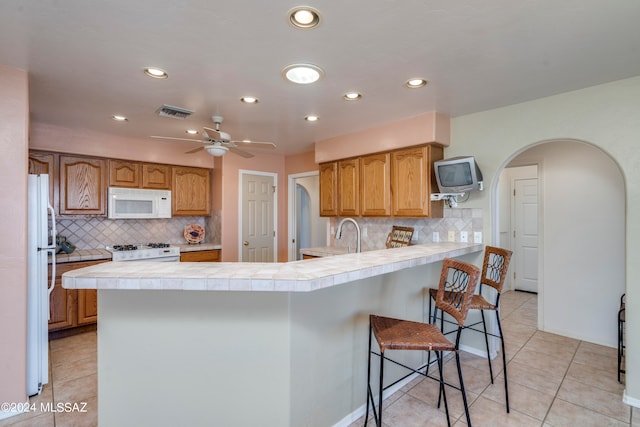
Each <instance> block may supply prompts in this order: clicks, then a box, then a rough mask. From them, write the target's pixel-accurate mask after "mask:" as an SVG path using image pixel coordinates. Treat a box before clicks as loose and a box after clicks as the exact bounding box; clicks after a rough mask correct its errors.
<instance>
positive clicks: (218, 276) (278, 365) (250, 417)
mask: <svg viewBox="0 0 640 427" xmlns="http://www.w3.org/2000/svg"><path fill="white" fill-rule="evenodd" d="M482 249H483V245H481V244H472V243H435V244H425V245H416V246H409V247H405V248H396V249H386V250H379V251H370V252H364V253H352V254H345V255H339V256H332V257H327V258H317V259H311V260H306V261H295V262H289V263H269V264H265V263H224V262H223V263H145V262H136V263H103V264H99V265H95V266H92V267H88V268H85V269H81V270H74V271H71V272H69V273H66V274H65V275H64V276H63V286H64V287H66V288H69V289H98V292H99V298H98V304H99V305H98V311H99V315H100V321H99V323H98V402H99V408H100V410H99V424H100V425H118V426H140V425H154V426H175V425H190V426H209V425H220V426H226V425H261V426H278V427H280V426H301V425H306V426H327V425H335V424H339V423H342V424H345V423H346V424H348V423H349V422H350V420H351V419H352V418H353V419H355V418H357V417H358V416H359V415H360V411H361V410H362V405H363V404H364V398H365V381H366V355H367V342H368V316H369V313H377V314H382V315H388V316H396V317H402V318H407V319H415V320H423V319H424V316H425V311H426V309H425V304H426V303H425V301H426V299H425V295H426V291H425V288H428V287H429V286H437V282H438V278H439V273H440V268H441V263H440V261H442V259H443V258H445V257H456V258H461V259H463V260H465V261H469V262H475V263H476V264H477V263H478V262H480V259H479V255H478V254H479V253H480V252H481V251H482ZM413 353H418V352H413ZM421 358H422V355H419V354H414V355H407V357H406V360H405V361H406V362H407V363H418V364H419V363H420V361H421V360H422V359H421ZM388 373H389V374H390V375H393V374H394V371H393V369H389V372H388Z"/></svg>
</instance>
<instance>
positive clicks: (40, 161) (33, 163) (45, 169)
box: [29, 151, 57, 211]
mask: <svg viewBox="0 0 640 427" xmlns="http://www.w3.org/2000/svg"><path fill="white" fill-rule="evenodd" d="M29 173H31V174H35V175H49V203H51V205H52V206H54V207H56V208H57V206H56V205H57V204H56V203H55V199H54V197H55V193H54V191H55V190H54V189H55V185H56V184H57V182H56V181H57V180H56V174H55V154H53V153H40V152H37V151H29ZM56 211H57V209H56Z"/></svg>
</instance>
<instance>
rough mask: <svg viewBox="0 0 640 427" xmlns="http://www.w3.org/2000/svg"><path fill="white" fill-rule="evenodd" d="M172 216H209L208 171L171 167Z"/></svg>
mask: <svg viewBox="0 0 640 427" xmlns="http://www.w3.org/2000/svg"><path fill="white" fill-rule="evenodd" d="M171 183H172V190H173V191H172V194H171V200H172V201H171V203H172V215H175V216H209V215H211V197H210V196H211V174H210V172H209V169H203V168H192V167H186V166H173V167H172V168H171Z"/></svg>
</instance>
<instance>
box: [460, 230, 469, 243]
mask: <svg viewBox="0 0 640 427" xmlns="http://www.w3.org/2000/svg"><path fill="white" fill-rule="evenodd" d="M460 241H461V242H462V243H467V242H468V241H469V233H468V232H466V231H461V232H460Z"/></svg>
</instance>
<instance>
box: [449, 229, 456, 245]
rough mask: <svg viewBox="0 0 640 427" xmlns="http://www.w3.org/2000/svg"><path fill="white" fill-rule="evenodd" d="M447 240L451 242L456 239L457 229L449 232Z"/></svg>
mask: <svg viewBox="0 0 640 427" xmlns="http://www.w3.org/2000/svg"><path fill="white" fill-rule="evenodd" d="M447 240H448V241H450V242H455V241H456V232H455V231H449V234H448V235H447Z"/></svg>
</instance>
